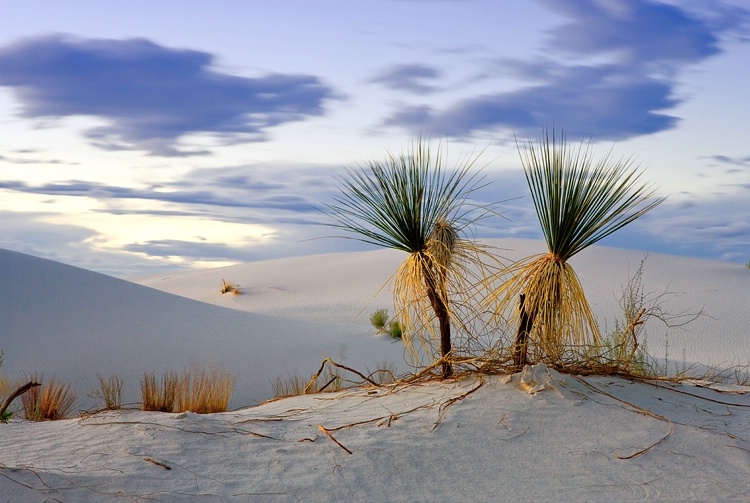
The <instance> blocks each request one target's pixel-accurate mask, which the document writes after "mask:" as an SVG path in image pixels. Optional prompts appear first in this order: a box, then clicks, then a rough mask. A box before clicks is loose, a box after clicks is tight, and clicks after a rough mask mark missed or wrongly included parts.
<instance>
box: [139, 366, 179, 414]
mask: <svg viewBox="0 0 750 503" xmlns="http://www.w3.org/2000/svg"><path fill="white" fill-rule="evenodd" d="M178 386H179V379H178V377H177V374H175V373H174V372H168V373H166V374H164V375H163V376H162V378H161V380H158V379H157V378H156V374H154V373H153V372H150V373H149V372H147V373H144V374H143V378H142V379H141V399H142V402H141V407H142V409H143V410H147V411H157V412H173V411H174V405H175V400H176V399H177V389H178Z"/></svg>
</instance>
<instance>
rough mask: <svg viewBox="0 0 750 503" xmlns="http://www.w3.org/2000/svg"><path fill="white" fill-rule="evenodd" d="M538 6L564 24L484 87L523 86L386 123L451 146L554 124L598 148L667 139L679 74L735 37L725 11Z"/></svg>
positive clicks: (598, 4)
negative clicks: (539, 50) (507, 81)
mask: <svg viewBox="0 0 750 503" xmlns="http://www.w3.org/2000/svg"><path fill="white" fill-rule="evenodd" d="M539 1H541V2H542V3H544V4H545V5H546V6H548V7H549V8H550V9H552V10H555V11H557V12H558V13H559V14H561V15H562V16H563V17H564V18H565V22H564V23H563V24H562V25H560V26H558V27H556V28H553V29H552V30H551V31H550V32H549V33H548V38H547V41H546V44H545V46H544V47H543V49H544V52H545V56H544V57H540V58H538V59H536V60H530V61H516V60H508V59H498V60H496V61H495V62H494V67H493V70H492V71H491V72H486V71H485V72H482V78H486V77H487V75H495V76H497V77H496V78H503V77H505V78H507V77H508V76H512V77H514V78H515V79H521V81H522V84H521V85H520V87H518V88H517V89H515V90H511V91H505V92H499V93H487V94H483V95H477V96H473V97H469V98H465V99H462V100H460V101H457V102H455V103H453V104H450V105H448V106H446V107H444V108H441V109H437V108H433V107H430V106H426V105H420V106H411V107H409V106H406V107H404V106H401V107H400V108H399V110H397V111H395V112H394V113H393V114H391V115H390V116H389V117H387V118H386V119H385V120H384V121H383V124H384V125H386V126H395V127H403V128H407V129H409V130H411V131H421V130H424V131H430V132H431V133H432V134H439V135H446V136H450V137H454V138H465V137H469V136H471V135H474V134H477V133H482V132H485V133H486V132H490V133H494V132H499V131H510V130H512V131H514V132H515V133H517V134H520V135H522V136H528V135H534V136H535V135H537V134H539V131H540V130H541V128H542V127H544V126H552V125H553V124H554V125H555V126H557V127H561V128H564V129H565V130H566V131H567V132H568V133H569V134H570V135H572V136H577V137H591V138H593V139H594V140H622V139H627V138H631V137H635V136H640V135H647V134H651V133H656V132H659V131H664V130H668V129H670V128H674V127H675V126H676V125H677V124H678V123H679V118H678V117H677V116H675V115H672V114H670V113H669V111H670V110H674V109H675V107H676V106H677V105H678V104H680V103H681V100H680V99H679V98H678V97H677V96H676V95H675V86H676V76H677V75H678V73H679V72H680V71H681V70H682V69H683V68H684V67H685V66H687V65H689V64H694V63H698V62H700V61H703V60H704V59H706V58H708V57H711V56H714V55H716V54H718V53H719V52H720V51H721V48H720V44H719V43H720V37H721V36H722V35H723V34H725V33H728V32H730V31H732V30H736V29H737V26H736V24H732V23H728V22H725V21H722V22H719V21H717V19H719V18H721V19H723V18H724V17H726V12H725V10H726V9H724V10H722V11H721V12H719V13H718V14H715V15H713V16H710V15H709V14H707V13H706V12H705V9H704V10H703V11H701V12H699V13H688V11H686V10H684V9H681V8H680V7H678V6H676V5H671V4H665V3H661V2H654V1H649V0H539ZM717 10H721V9H718V7H717ZM736 10H737V9H734V11H736ZM742 13H744V14H745V17H747V11H742ZM739 14H740V13H738V12H735V16H736V17H739ZM701 16H702V17H701ZM553 58H554V59H553ZM498 68H499V69H500V70H502V71H499V72H498Z"/></svg>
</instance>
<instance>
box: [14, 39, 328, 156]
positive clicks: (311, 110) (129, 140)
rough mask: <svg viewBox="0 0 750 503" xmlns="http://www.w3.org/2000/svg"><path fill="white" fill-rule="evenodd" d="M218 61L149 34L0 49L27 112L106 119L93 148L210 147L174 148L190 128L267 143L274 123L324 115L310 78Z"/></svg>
mask: <svg viewBox="0 0 750 503" xmlns="http://www.w3.org/2000/svg"><path fill="white" fill-rule="evenodd" d="M213 63H214V57H213V56H212V55H211V54H208V53H205V52H200V51H194V50H184V49H171V48H167V47H163V46H160V45H158V44H155V43H153V42H151V41H148V40H144V39H131V40H79V39H72V38H67V37H63V36H49V37H42V38H33V39H27V40H23V41H21V42H18V43H16V44H14V45H11V46H8V47H4V48H2V49H0V86H6V87H10V88H12V89H13V90H14V91H15V94H16V97H17V98H18V100H19V101H20V103H21V105H22V115H23V117H26V118H43V117H70V116H81V115H83V116H91V117H97V118H100V119H104V120H105V121H107V122H108V125H106V126H102V127H97V128H93V129H90V130H89V131H88V132H87V135H88V137H89V138H90V140H91V142H92V143H94V144H95V145H97V146H99V147H101V148H105V149H110V150H117V149H137V150H146V151H148V152H150V153H151V154H154V155H164V156H178V155H196V154H204V153H206V152H205V151H204V150H192V151H191V150H184V149H179V148H178V142H179V140H180V138H182V137H184V136H185V135H188V134H191V133H209V134H213V135H215V136H217V137H219V138H224V139H231V140H232V141H262V140H264V139H266V137H267V130H268V128H270V127H272V126H276V125H279V124H283V123H285V122H290V121H299V120H303V119H305V118H308V117H311V116H318V115H321V114H323V113H324V106H323V104H324V101H325V100H326V99H329V98H332V97H333V91H332V89H331V88H329V87H327V86H326V85H324V84H323V83H322V82H321V81H320V80H319V79H318V78H317V77H314V76H310V75H285V74H268V75H264V76H260V77H255V78H249V77H242V76H237V75H231V74H229V73H222V72H220V71H218V70H217V69H215V68H214V67H213V66H212V65H213Z"/></svg>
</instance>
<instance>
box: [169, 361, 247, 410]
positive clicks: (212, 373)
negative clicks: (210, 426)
mask: <svg viewBox="0 0 750 503" xmlns="http://www.w3.org/2000/svg"><path fill="white" fill-rule="evenodd" d="M233 386H234V378H233V377H232V375H231V374H229V373H228V372H221V371H218V370H216V369H211V370H206V369H195V370H185V371H184V373H183V374H182V378H181V379H180V383H179V386H178V391H177V399H176V400H177V412H183V411H190V412H195V413H196V414H211V413H215V412H226V410H227V406H228V405H229V398H230V396H231V394H232V387H233Z"/></svg>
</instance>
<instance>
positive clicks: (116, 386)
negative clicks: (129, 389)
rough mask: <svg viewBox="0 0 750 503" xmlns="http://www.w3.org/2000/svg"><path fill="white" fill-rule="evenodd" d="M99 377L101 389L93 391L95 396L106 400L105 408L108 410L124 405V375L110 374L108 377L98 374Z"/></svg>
mask: <svg viewBox="0 0 750 503" xmlns="http://www.w3.org/2000/svg"><path fill="white" fill-rule="evenodd" d="M96 377H97V378H98V379H99V389H98V390H95V391H94V392H93V396H94V397H95V398H99V399H100V400H102V401H104V408H105V409H108V410H117V409H119V408H120V407H122V387H123V380H122V377H120V376H118V375H115V374H110V376H109V377H107V378H106V379H105V378H104V377H103V376H101V375H99V374H97V375H96Z"/></svg>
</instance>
